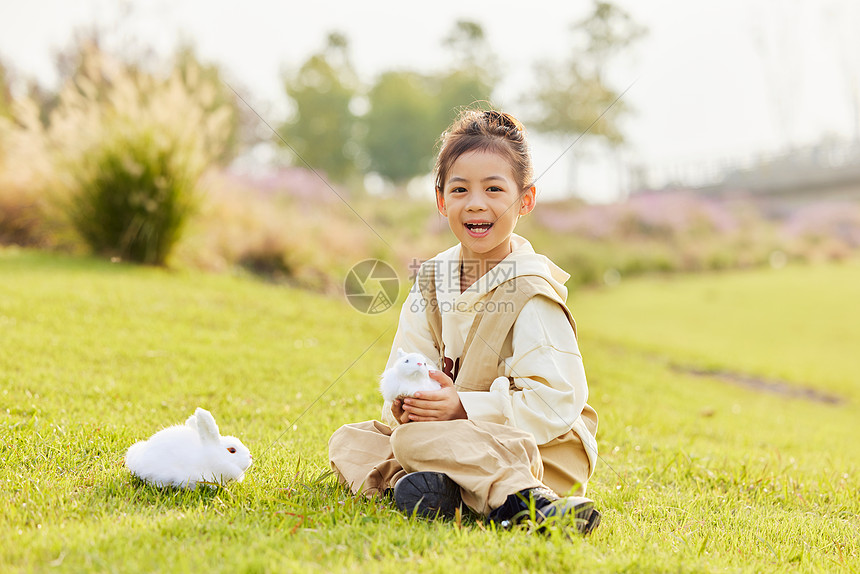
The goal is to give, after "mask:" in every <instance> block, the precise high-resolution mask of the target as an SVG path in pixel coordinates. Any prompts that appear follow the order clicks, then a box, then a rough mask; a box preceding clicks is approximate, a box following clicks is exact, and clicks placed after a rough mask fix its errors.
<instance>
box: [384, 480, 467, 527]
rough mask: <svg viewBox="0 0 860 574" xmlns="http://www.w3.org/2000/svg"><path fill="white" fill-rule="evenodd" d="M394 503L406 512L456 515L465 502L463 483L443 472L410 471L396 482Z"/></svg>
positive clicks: (423, 514) (425, 514)
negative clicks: (458, 484)
mask: <svg viewBox="0 0 860 574" xmlns="http://www.w3.org/2000/svg"><path fill="white" fill-rule="evenodd" d="M394 503H395V504H396V505H397V508H399V509H400V510H401V511H402V512H404V513H406V514H409V515H411V514H413V513H415V514H416V515H418V516H421V517H424V518H435V517H437V516H442V517H445V518H453V517H454V514H455V513H456V512H457V509H458V508H460V507H461V506H462V504H463V499H462V498H461V497H460V487H459V486H457V483H456V482H454V481H453V480H451V479H450V478H448V475H446V474H442V473H441V472H411V473H409V474H407V475H406V476H404V477H403V478H401V479H400V480H398V481H397V484H395V485H394Z"/></svg>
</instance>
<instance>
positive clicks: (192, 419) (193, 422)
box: [185, 415, 197, 430]
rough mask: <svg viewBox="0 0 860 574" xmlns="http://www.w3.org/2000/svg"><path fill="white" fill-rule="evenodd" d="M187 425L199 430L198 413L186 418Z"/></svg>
mask: <svg viewBox="0 0 860 574" xmlns="http://www.w3.org/2000/svg"><path fill="white" fill-rule="evenodd" d="M185 426H187V427H191V428H193V429H194V430H197V415H191V416H190V417H188V419H186V421H185Z"/></svg>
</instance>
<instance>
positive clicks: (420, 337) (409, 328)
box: [381, 284, 439, 428]
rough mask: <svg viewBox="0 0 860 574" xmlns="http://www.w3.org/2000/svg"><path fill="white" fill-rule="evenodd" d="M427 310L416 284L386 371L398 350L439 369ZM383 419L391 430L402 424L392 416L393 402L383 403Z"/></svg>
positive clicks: (411, 291) (399, 324) (407, 300)
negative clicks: (421, 358)
mask: <svg viewBox="0 0 860 574" xmlns="http://www.w3.org/2000/svg"><path fill="white" fill-rule="evenodd" d="M426 309H427V303H426V301H425V300H424V297H422V296H421V290H420V289H419V288H418V285H417V284H414V285H413V286H412V289H411V290H410V291H409V295H408V296H407V297H406V301H404V303H403V307H401V308H400V320H399V322H398V323H397V333H396V334H395V335H394V342H392V344H391V352H390V353H389V355H388V362H387V363H386V364H385V368H386V369H387V368H388V367H390V366H391V364H392V363H393V362H394V360H395V358H396V357H397V349H398V348H401V349H403V350H404V351H406V352H407V353H421V354H422V355H424V356H425V357H427V358H428V359H430V361H432V362H433V365H434V368H436V369H438V368H439V365H438V364H436V358H437V357H438V354H439V353H438V351H437V350H436V346H435V345H434V343H433V335H432V334H431V332H430V325H429V324H428V323H427V314H426ZM381 417H382V422H384V423H385V424H387V425H388V426H389V427H391V428H394V427H396V426H398V425H400V422H399V421H397V419H395V418H394V415H392V414H391V402H389V401H385V402H384V403H383V405H382V415H381Z"/></svg>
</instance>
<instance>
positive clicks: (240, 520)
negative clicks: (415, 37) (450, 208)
mask: <svg viewBox="0 0 860 574" xmlns="http://www.w3.org/2000/svg"><path fill="white" fill-rule="evenodd" d="M788 271H790V272H792V273H795V274H797V275H798V276H803V275H804V274H803V273H800V272H799V271H796V270H788ZM819 272H821V273H825V274H827V275H828V279H827V281H826V282H824V283H822V284H821V285H820V286H819V289H820V296H819V298H820V299H822V300H828V301H829V300H831V299H836V298H837V296H838V295H837V294H836V293H835V292H834V289H833V286H834V285H841V284H842V283H845V282H848V281H851V280H854V279H855V275H854V274H855V273H856V270H855V269H854V268H851V267H844V268H825V269H819V270H816V273H819ZM745 278H749V279H745ZM783 278H784V277H780V278H779V279H783ZM774 279H776V278H775V277H770V278H769V276H768V275H767V274H760V273H756V274H750V275H737V276H734V275H732V276H720V277H711V278H690V279H684V280H681V281H676V282H673V283H672V289H673V290H674V296H673V297H670V298H669V299H668V300H669V301H671V302H672V303H673V305H672V307H671V309H673V310H674V311H675V312H672V313H669V312H668V311H666V310H663V309H661V308H660V305H662V303H661V301H663V299H662V297H664V295H665V294H666V289H667V288H666V287H665V286H664V285H662V284H660V283H659V282H649V281H646V282H640V283H637V284H636V285H632V286H629V287H628V286H624V287H623V288H621V289H619V290H617V291H615V292H595V293H583V294H579V295H577V296H576V297H575V298H574V300H573V302H572V303H573V307H574V311H575V314H576V315H577V317H578V319H579V321H580V329H581V331H580V336H581V339H582V344H583V350H584V354H585V355H586V363H587V366H588V370H589V377H590V385H591V389H592V397H591V400H590V402H591V403H592V404H593V405H594V406H595V407H596V408H597V409H598V411H599V412H600V414H601V432H600V440H601V448H602V453H603V455H602V456H603V463H601V466H600V467H599V468H598V471H597V473H596V475H595V478H594V479H593V481H592V486H591V493H592V495H593V496H594V497H595V498H596V499H597V500H598V502H599V504H600V507H601V508H602V509H603V511H604V524H603V525H602V526H601V528H600V529H599V530H598V531H597V533H596V534H595V535H594V536H592V537H591V538H589V539H587V540H580V539H574V540H572V541H567V540H565V539H564V538H563V537H561V536H558V535H555V536H551V537H549V538H545V537H541V536H535V535H532V534H529V533H528V532H511V533H495V532H486V531H485V530H484V529H483V528H482V526H481V525H480V524H478V523H476V522H474V521H472V520H466V521H465V522H464V524H463V527H462V528H457V527H456V526H454V525H452V524H450V523H422V522H414V521H411V520H408V519H406V518H404V517H402V516H401V515H400V514H399V513H398V512H396V511H394V510H393V509H392V508H391V506H390V505H388V504H387V503H385V502H380V501H364V500H355V499H352V498H351V497H349V496H346V495H345V493H344V492H343V491H341V490H340V489H339V488H337V487H336V486H335V485H334V484H333V482H332V480H331V479H330V478H325V477H323V476H322V475H323V473H324V472H325V470H326V469H327V463H326V458H325V452H326V451H325V441H326V439H327V438H328V436H329V435H330V434H331V432H332V431H333V430H334V429H335V428H336V427H337V426H338V425H339V424H342V423H344V422H347V421H356V420H362V419H366V418H371V417H374V416H376V413H377V410H378V406H377V404H378V403H377V399H376V395H375V392H376V391H375V380H376V377H377V374H378V370H379V368H380V365H381V364H382V363H383V361H384V359H385V357H386V355H387V352H388V349H387V346H388V344H389V343H390V340H391V337H392V336H393V329H394V327H395V324H396V313H395V312H394V311H391V312H389V313H386V314H383V315H382V316H377V317H366V316H362V315H360V314H358V313H356V312H354V311H353V310H352V309H351V308H350V307H348V306H347V305H346V304H345V303H343V302H340V301H333V300H330V299H323V298H320V297H316V296H313V295H310V294H307V293H303V292H298V291H291V290H285V289H281V288H275V287H272V286H268V285H262V284H259V283H257V282H253V281H248V280H241V279H235V278H229V277H214V276H204V275H197V274H181V273H169V272H165V271H161V270H153V269H140V268H129V267H126V266H116V265H110V264H106V263H101V262H95V261H91V260H86V259H65V258H61V257H57V256H52V255H42V254H34V253H26V252H25V253H21V252H14V251H6V252H2V251H0V333H2V341H0V389H2V390H0V433H2V435H3V437H4V440H3V441H0V456H2V460H3V462H4V464H3V465H2V466H0V494H2V503H0V505H2V518H0V570H4V571H5V570H16V569H17V570H23V571H30V570H52V571H63V570H66V571H80V570H92V571H152V570H157V569H162V570H163V569H168V568H169V569H173V570H176V571H189V570H204V569H212V570H222V571H231V572H236V571H292V570H295V569H297V568H299V567H301V568H302V569H304V570H308V571H349V570H355V571H386V572H398V573H399V572H403V571H410V570H418V569H422V570H424V569H426V570H432V571H445V570H450V569H452V568H457V569H458V570H461V571H466V572H470V571H476V572H477V571H487V570H499V571H509V570H510V571H521V570H525V569H528V570H531V571H547V572H554V571H564V570H573V569H574V568H583V569H585V568H588V569H589V570H594V571H621V570H627V571H669V570H671V571H678V570H694V571H717V570H724V569H727V570H730V571H768V570H770V571H785V570H794V571H816V570H820V569H822V568H824V569H835V570H839V569H843V570H848V569H849V568H853V569H854V570H855V571H856V570H857V569H858V564H860V549H858V545H857V539H858V519H857V515H858V514H860V503H858V500H857V496H856V493H857V492H858V486H860V484H858V478H857V470H858V469H857V462H856V461H857V460H860V449H858V446H857V445H856V441H855V437H854V429H855V428H856V423H855V421H856V420H857V416H858V414H860V413H858V407H857V402H856V401H850V402H848V403H845V404H842V405H839V406H832V405H822V404H817V403H809V402H806V401H801V400H797V399H788V398H783V397H779V396H773V395H767V394H762V393H758V392H753V391H749V390H745V389H742V388H737V387H734V386H727V385H725V384H724V383H721V382H719V381H716V380H713V379H708V378H702V377H694V376H690V375H684V374H679V373H677V372H674V371H672V370H670V369H669V363H670V362H671V361H675V360H677V361H681V362H684V363H692V364H699V365H705V364H712V363H715V362H716V361H717V359H718V358H719V359H720V361H721V362H719V364H720V365H723V366H726V367H728V368H731V369H734V370H754V371H758V372H761V373H768V374H769V373H777V374H779V375H780V376H782V377H785V378H789V379H792V380H797V381H802V382H808V381H810V380H812V378H810V377H807V376H806V373H807V371H804V370H802V369H800V368H797V369H796V370H786V369H785V367H784V366H783V361H778V360H776V357H775V356H774V355H773V354H770V353H769V352H768V350H769V349H770V347H769V346H765V345H763V346H759V347H758V353H756V351H755V349H754V348H753V347H754V346H755V341H762V340H763V341H767V342H768V344H771V343H772V342H773V341H778V340H782V339H783V338H786V339H787V337H783V333H782V331H783V326H782V323H780V322H774V321H773V320H771V321H764V322H763V323H764V325H771V326H772V329H770V331H768V330H767V329H765V328H764V327H762V329H763V330H762V331H761V332H762V333H763V337H764V338H763V339H762V338H760V337H756V338H755V339H754V340H753V342H752V343H750V342H748V343H747V344H746V345H741V346H740V351H738V352H737V355H738V361H737V362H735V361H734V359H732V360H729V359H727V358H725V357H719V356H717V355H713V354H708V353H707V352H704V351H702V350H701V349H699V348H696V347H692V346H685V345H684V343H685V342H687V341H686V339H685V338H683V337H680V338H679V339H678V340H677V341H675V340H670V339H668V338H662V339H660V343H659V344H658V343H654V342H653V339H654V336H653V335H654V333H655V331H653V330H654V329H657V328H658V326H657V323H656V321H657V319H656V317H663V319H662V321H663V328H668V327H667V326H671V327H672V329H674V330H678V329H679V328H684V327H685V326H687V325H692V326H694V327H695V328H697V329H698V330H699V331H708V332H710V331H711V330H712V329H713V324H712V323H709V322H708V321H709V320H710V319H709V318H708V317H698V318H697V317H696V316H695V315H693V313H694V312H699V311H701V310H700V309H699V307H700V306H699V305H698V304H697V302H698V301H699V299H697V298H696V296H695V293H698V292H701V291H707V290H708V289H711V290H712V291H714V292H716V293H718V294H719V293H723V292H724V290H725V289H728V288H729V287H727V286H734V287H732V288H733V289H737V290H738V291H737V292H738V294H739V295H738V297H740V295H741V294H742V293H747V295H745V296H748V297H753V294H752V292H758V291H757V289H753V288H752V285H748V286H747V288H744V287H743V285H742V284H743V282H744V281H745V280H748V281H752V283H753V284H755V285H759V284H761V285H766V284H768V282H769V281H770V284H771V285H772V286H778V285H782V284H783V283H785V284H786V288H787V289H790V288H791V286H792V285H797V284H798V283H797V282H783V281H775V280H774ZM854 284H855V285H856V284H857V283H856V282H855V283H854ZM708 285H710V287H708ZM640 286H641V289H640V288H639V287H640ZM787 297H788V295H787ZM768 299H769V297H767V296H766V297H765V300H768ZM743 301H745V302H744V303H743V304H744V305H746V306H748V307H760V306H761V305H764V303H763V302H762V300H761V293H759V296H758V298H754V299H752V300H749V299H747V300H743ZM658 303H659V304H658ZM637 309H638V310H640V313H639V314H637V313H636V311H637ZM643 309H650V310H651V313H650V314H648V313H646V312H645V311H644V310H643ZM696 310H698V311H696ZM714 312H715V313H716V310H714ZM762 312H763V311H762ZM716 316H717V317H721V318H722V317H723V316H724V314H720V313H717V315H716ZM670 317H674V322H673V321H672V320H670ZM765 317H766V316H765ZM839 324H840V325H842V326H843V327H845V328H848V327H847V326H845V325H843V324H842V323H841V322H840V323H839ZM703 325H707V327H703ZM857 325H858V322H856V321H855V322H854V325H853V328H857ZM809 328H811V329H814V330H813V331H811V332H810V331H809V330H807V343H810V342H811V341H813V336H812V335H811V334H810V333H815V334H816V336H817V337H823V338H824V339H823V340H824V341H825V343H827V342H828V341H830V340H831V339H830V338H829V336H830V329H827V328H826V326H825V327H821V328H819V327H814V328H813V327H809ZM386 329H387V330H386ZM659 332H660V331H659V330H657V331H656V333H659ZM380 335H381V338H380V339H379V340H378V342H377V343H376V344H375V345H372V346H371V343H372V342H373V341H374V340H375V339H376V338H377V337H378V336H380ZM852 336H853V337H854V339H853V340H855V341H856V340H858V338H857V336H856V332H845V333H844V337H845V338H850V337H852ZM721 337H722V334H721V333H720V332H719V331H715V332H714V335H713V336H712V341H716V340H719V339H721ZM816 344H817V343H816ZM368 346H370V350H369V351H367V354H366V355H364V356H363V357H361V358H360V359H358V360H357V361H356V362H355V363H354V365H352V366H351V367H350V365H351V364H352V363H353V361H354V360H355V359H356V357H359V355H361V353H363V352H364V351H365V350H366V349H367V348H368ZM814 346H815V345H814V344H812V347H814ZM708 348H710V346H708ZM805 348H806V349H807V350H808V352H810V353H811V352H812V351H811V350H810V345H807V346H806V347H805ZM741 351H742V352H741ZM759 355H760V356H759ZM810 356H812V357H814V354H813V355H810ZM715 357H716V358H715ZM794 364H795V363H792V365H794ZM793 368H794V367H793ZM846 368H847V367H846V366H844V365H843V367H842V369H846ZM347 369H348V370H347ZM344 370H346V373H345V374H343V376H342V377H341V378H340V379H338V377H339V376H340V375H341V373H343V372H344ZM853 372H854V371H852V370H850V369H848V370H842V371H840V370H839V368H837V367H835V366H831V367H830V370H828V371H827V373H828V374H827V378H826V379H825V378H822V380H826V384H827V388H831V389H834V390H838V391H840V392H843V394H849V393H851V392H852V390H851V384H850V380H849V381H846V380H844V379H846V378H849V377H851V376H853ZM332 383H333V384H332ZM329 385H331V387H330V388H329ZM326 389H327V390H326ZM324 391H325V393H324V395H323V396H322V398H320V399H319V400H317V397H319V395H320V393H323V392H324ZM852 396H856V395H852ZM198 405H200V406H205V407H207V408H209V409H210V410H212V411H213V413H214V414H215V416H216V418H217V419H218V421H219V424H220V426H221V428H222V431H223V432H224V433H225V434H236V435H238V436H240V437H241V438H242V439H243V440H245V442H246V444H248V445H249V446H250V447H251V449H252V451H253V452H254V454H255V455H256V459H257V461H256V464H255V466H254V467H253V468H252V469H251V471H250V472H249V473H248V476H247V478H246V480H245V481H244V482H243V483H241V484H236V485H232V486H231V487H230V488H229V489H222V490H218V491H215V492H193V493H184V492H178V493H177V492H171V491H165V492H160V491H157V490H155V489H151V488H148V487H144V486H141V485H139V484H137V483H135V482H134V481H132V480H131V479H130V478H129V476H128V474H127V473H126V472H125V470H124V469H123V467H122V464H121V460H122V456H123V454H124V451H125V449H126V448H127V447H128V445H129V444H131V443H132V442H133V441H135V440H138V439H140V438H142V437H145V436H147V435H149V434H151V433H152V432H153V431H154V430H156V429H157V428H159V427H160V426H163V425H166V424H170V423H173V422H179V421H181V420H183V419H184V418H185V417H186V416H187V415H188V414H189V413H190V412H191V411H192V410H193V408H194V407H195V406H198ZM308 408H309V410H308V411H307V414H306V415H304V416H303V417H302V418H301V419H300V420H299V421H298V423H297V425H296V426H295V427H292V426H291V425H292V423H293V422H294V421H295V419H296V418H297V417H298V416H299V415H300V414H301V413H302V412H304V411H305V409H308ZM285 430H286V434H284V435H283V436H282V437H281V436H280V435H281V434H282V433H283V432H284V431H285ZM279 437H280V440H279V442H277V443H276V444H275V446H273V447H271V448H270V449H267V447H268V446H269V445H271V444H272V443H273V442H274V441H275V440H276V439H278V438H279Z"/></svg>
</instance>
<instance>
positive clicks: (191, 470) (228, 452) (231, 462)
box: [125, 408, 252, 489]
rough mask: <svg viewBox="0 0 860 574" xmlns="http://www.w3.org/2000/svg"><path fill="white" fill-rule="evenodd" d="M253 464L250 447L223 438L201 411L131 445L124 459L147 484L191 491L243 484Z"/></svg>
mask: <svg viewBox="0 0 860 574" xmlns="http://www.w3.org/2000/svg"><path fill="white" fill-rule="evenodd" d="M251 462H252V460H251V452H250V451H249V450H248V447H246V446H245V445H244V444H242V441H240V440H239V439H237V438H235V437H232V436H221V434H220V432H219V431H218V425H217V424H215V419H214V418H213V417H212V415H211V414H210V413H209V411H206V410H204V409H201V408H198V409H197V410H196V411H194V414H193V415H191V416H190V417H188V420H186V421H185V424H184V425H174V426H171V427H167V428H165V429H162V430H160V431H158V432H157V433H155V434H154V435H152V437H150V438H149V439H148V440H145V441H140V442H137V443H135V444H133V445H131V447H130V448H129V449H128V452H127V453H126V455H125V466H126V467H127V468H128V469H129V470H130V471H131V473H132V474H133V475H135V476H136V477H138V478H140V479H141V480H143V481H144V482H147V483H149V484H153V485H155V486H159V487H164V486H176V487H181V488H191V489H193V488H196V487H197V485H198V484H200V483H204V484H210V485H224V484H226V483H228V482H230V481H232V480H235V481H237V482H241V481H242V479H243V478H244V477H245V471H246V470H247V469H248V467H249V466H251Z"/></svg>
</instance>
